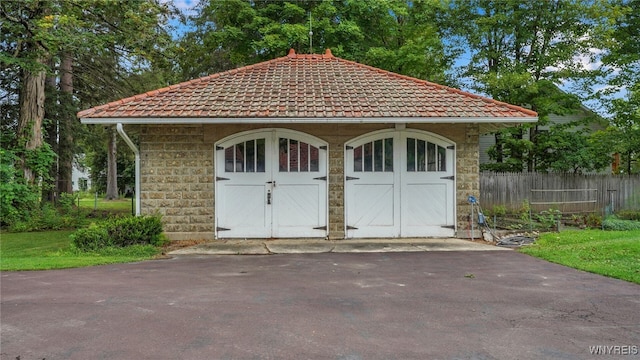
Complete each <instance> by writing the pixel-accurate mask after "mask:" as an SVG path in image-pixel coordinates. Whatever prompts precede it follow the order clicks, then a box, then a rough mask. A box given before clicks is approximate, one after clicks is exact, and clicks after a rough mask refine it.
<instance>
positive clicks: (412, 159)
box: [407, 138, 416, 171]
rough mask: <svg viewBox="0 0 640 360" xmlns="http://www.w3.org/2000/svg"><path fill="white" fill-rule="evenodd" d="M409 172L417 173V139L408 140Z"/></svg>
mask: <svg viewBox="0 0 640 360" xmlns="http://www.w3.org/2000/svg"><path fill="white" fill-rule="evenodd" d="M407 171H416V139H411V138H408V139H407Z"/></svg>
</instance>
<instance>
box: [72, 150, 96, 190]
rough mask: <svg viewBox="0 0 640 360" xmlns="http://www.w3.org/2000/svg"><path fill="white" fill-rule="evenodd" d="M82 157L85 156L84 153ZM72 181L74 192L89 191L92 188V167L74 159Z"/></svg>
mask: <svg viewBox="0 0 640 360" xmlns="http://www.w3.org/2000/svg"><path fill="white" fill-rule="evenodd" d="M81 157H82V158H84V154H83V155H81ZM71 182H72V188H73V191H74V192H75V191H87V190H89V189H91V175H90V169H89V168H87V167H85V166H82V165H80V164H78V163H77V162H76V161H74V163H73V168H72V170H71Z"/></svg>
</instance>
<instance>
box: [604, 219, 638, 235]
mask: <svg viewBox="0 0 640 360" xmlns="http://www.w3.org/2000/svg"><path fill="white" fill-rule="evenodd" d="M602 228H603V229H604V230H618V231H622V230H640V221H633V220H622V219H618V218H616V217H615V216H611V217H608V218H606V219H605V220H604V221H603V222H602Z"/></svg>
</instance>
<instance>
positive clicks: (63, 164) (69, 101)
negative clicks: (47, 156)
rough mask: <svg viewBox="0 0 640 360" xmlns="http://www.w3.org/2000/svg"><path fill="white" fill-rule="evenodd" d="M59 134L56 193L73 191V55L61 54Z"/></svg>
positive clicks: (74, 118) (74, 117)
mask: <svg viewBox="0 0 640 360" xmlns="http://www.w3.org/2000/svg"><path fill="white" fill-rule="evenodd" d="M60 91H61V93H60V110H61V112H60V135H59V138H58V143H59V148H58V193H59V194H62V193H68V194H70V193H72V192H73V178H72V173H73V157H74V155H75V154H74V149H73V129H74V128H75V126H74V125H75V121H76V116H75V111H74V110H75V109H74V106H73V56H72V55H71V53H69V52H64V53H63V54H62V61H61V63H60Z"/></svg>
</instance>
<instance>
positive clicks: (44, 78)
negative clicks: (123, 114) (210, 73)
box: [0, 0, 173, 198]
mask: <svg viewBox="0 0 640 360" xmlns="http://www.w3.org/2000/svg"><path fill="white" fill-rule="evenodd" d="M170 13H171V10H170V9H169V7H168V6H167V5H163V4H160V3H159V2H156V1H148V0H131V1H127V2H111V1H106V2H105V1H99V0H90V1H84V2H77V1H71V0H48V1H42V0H25V1H21V2H15V1H10V2H0V15H1V16H2V18H1V19H2V21H1V24H0V26H1V30H2V31H0V34H1V35H0V49H1V50H2V52H1V53H0V61H1V63H2V68H0V71H2V75H3V78H2V79H0V84H1V85H2V88H1V89H0V95H2V102H1V103H0V105H1V106H2V108H3V110H4V109H6V110H7V112H6V113H5V112H4V111H3V115H4V117H3V124H2V127H3V131H4V130H8V131H9V133H12V132H13V133H15V134H18V136H17V137H11V136H4V132H3V137H2V139H1V140H2V142H3V146H5V145H7V146H8V147H10V148H16V149H17V153H18V154H21V159H22V160H21V164H23V166H24V167H25V176H28V177H29V178H30V179H31V182H32V183H36V182H37V180H38V177H37V176H33V175H32V173H33V169H31V168H30V166H31V165H30V164H29V159H30V158H42V157H41V156H40V157H38V156H33V155H30V156H29V155H28V154H29V153H30V152H33V151H35V150H34V149H37V148H38V146H39V144H40V143H42V138H43V136H42V135H43V130H44V133H45V134H46V138H47V142H48V143H49V145H50V146H49V147H44V149H47V148H50V149H54V150H55V151H56V153H57V155H58V161H57V162H56V163H55V164H57V166H56V167H54V168H53V169H51V171H46V172H45V173H46V174H51V177H52V178H54V180H52V181H50V182H48V181H44V182H42V183H40V186H41V188H42V189H44V190H47V189H48V188H47V186H49V187H50V188H53V187H57V190H58V191H60V192H70V191H71V171H72V164H73V161H74V155H75V154H76V152H77V151H78V144H80V143H83V142H82V141H79V140H80V139H78V137H79V136H80V135H82V134H83V133H84V132H85V130H84V129H83V128H82V127H80V124H79V122H78V121H77V118H76V116H75V114H76V112H77V111H78V110H79V108H80V107H90V106H94V105H97V104H100V103H103V102H105V101H109V100H115V99H117V98H121V97H125V96H129V95H133V94H135V93H139V92H143V91H147V90H149V89H151V88H156V87H158V83H157V82H154V83H148V84H145V85H146V86H147V88H145V89H142V88H141V87H140V86H139V84H138V83H136V82H135V81H132V79H134V78H135V77H136V76H137V75H139V74H142V73H144V72H147V71H150V70H151V69H154V68H156V69H161V70H164V69H170V68H171V67H172V65H171V61H170V60H169V59H168V56H171V54H172V51H171V47H172V46H173V42H172V40H171V38H170V36H169V35H168V32H167V28H166V27H163V26H162V25H163V24H166V21H167V18H168V16H169V14H170ZM162 73H165V74H166V73H169V72H168V71H164V72H162ZM20 74H21V75H22V76H21V77H19V80H18V81H11V80H9V79H14V78H15V76H16V75H20ZM4 75H8V76H9V77H7V78H5V77H4ZM159 77H161V76H160V75H158V76H156V78H159ZM165 84H166V82H162V83H161V85H165ZM45 85H46V86H45ZM45 88H46V90H45ZM18 90H19V93H18ZM18 114H19V116H18ZM45 116H46V118H45ZM105 143H106V139H105ZM41 152H42V151H40V152H39V153H41ZM31 167H33V166H31ZM40 178H42V177H40ZM44 179H45V180H46V177H45V178H44ZM47 183H51V184H50V185H47ZM44 196H45V198H53V196H52V194H51V193H49V192H47V191H45V193H44Z"/></svg>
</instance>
